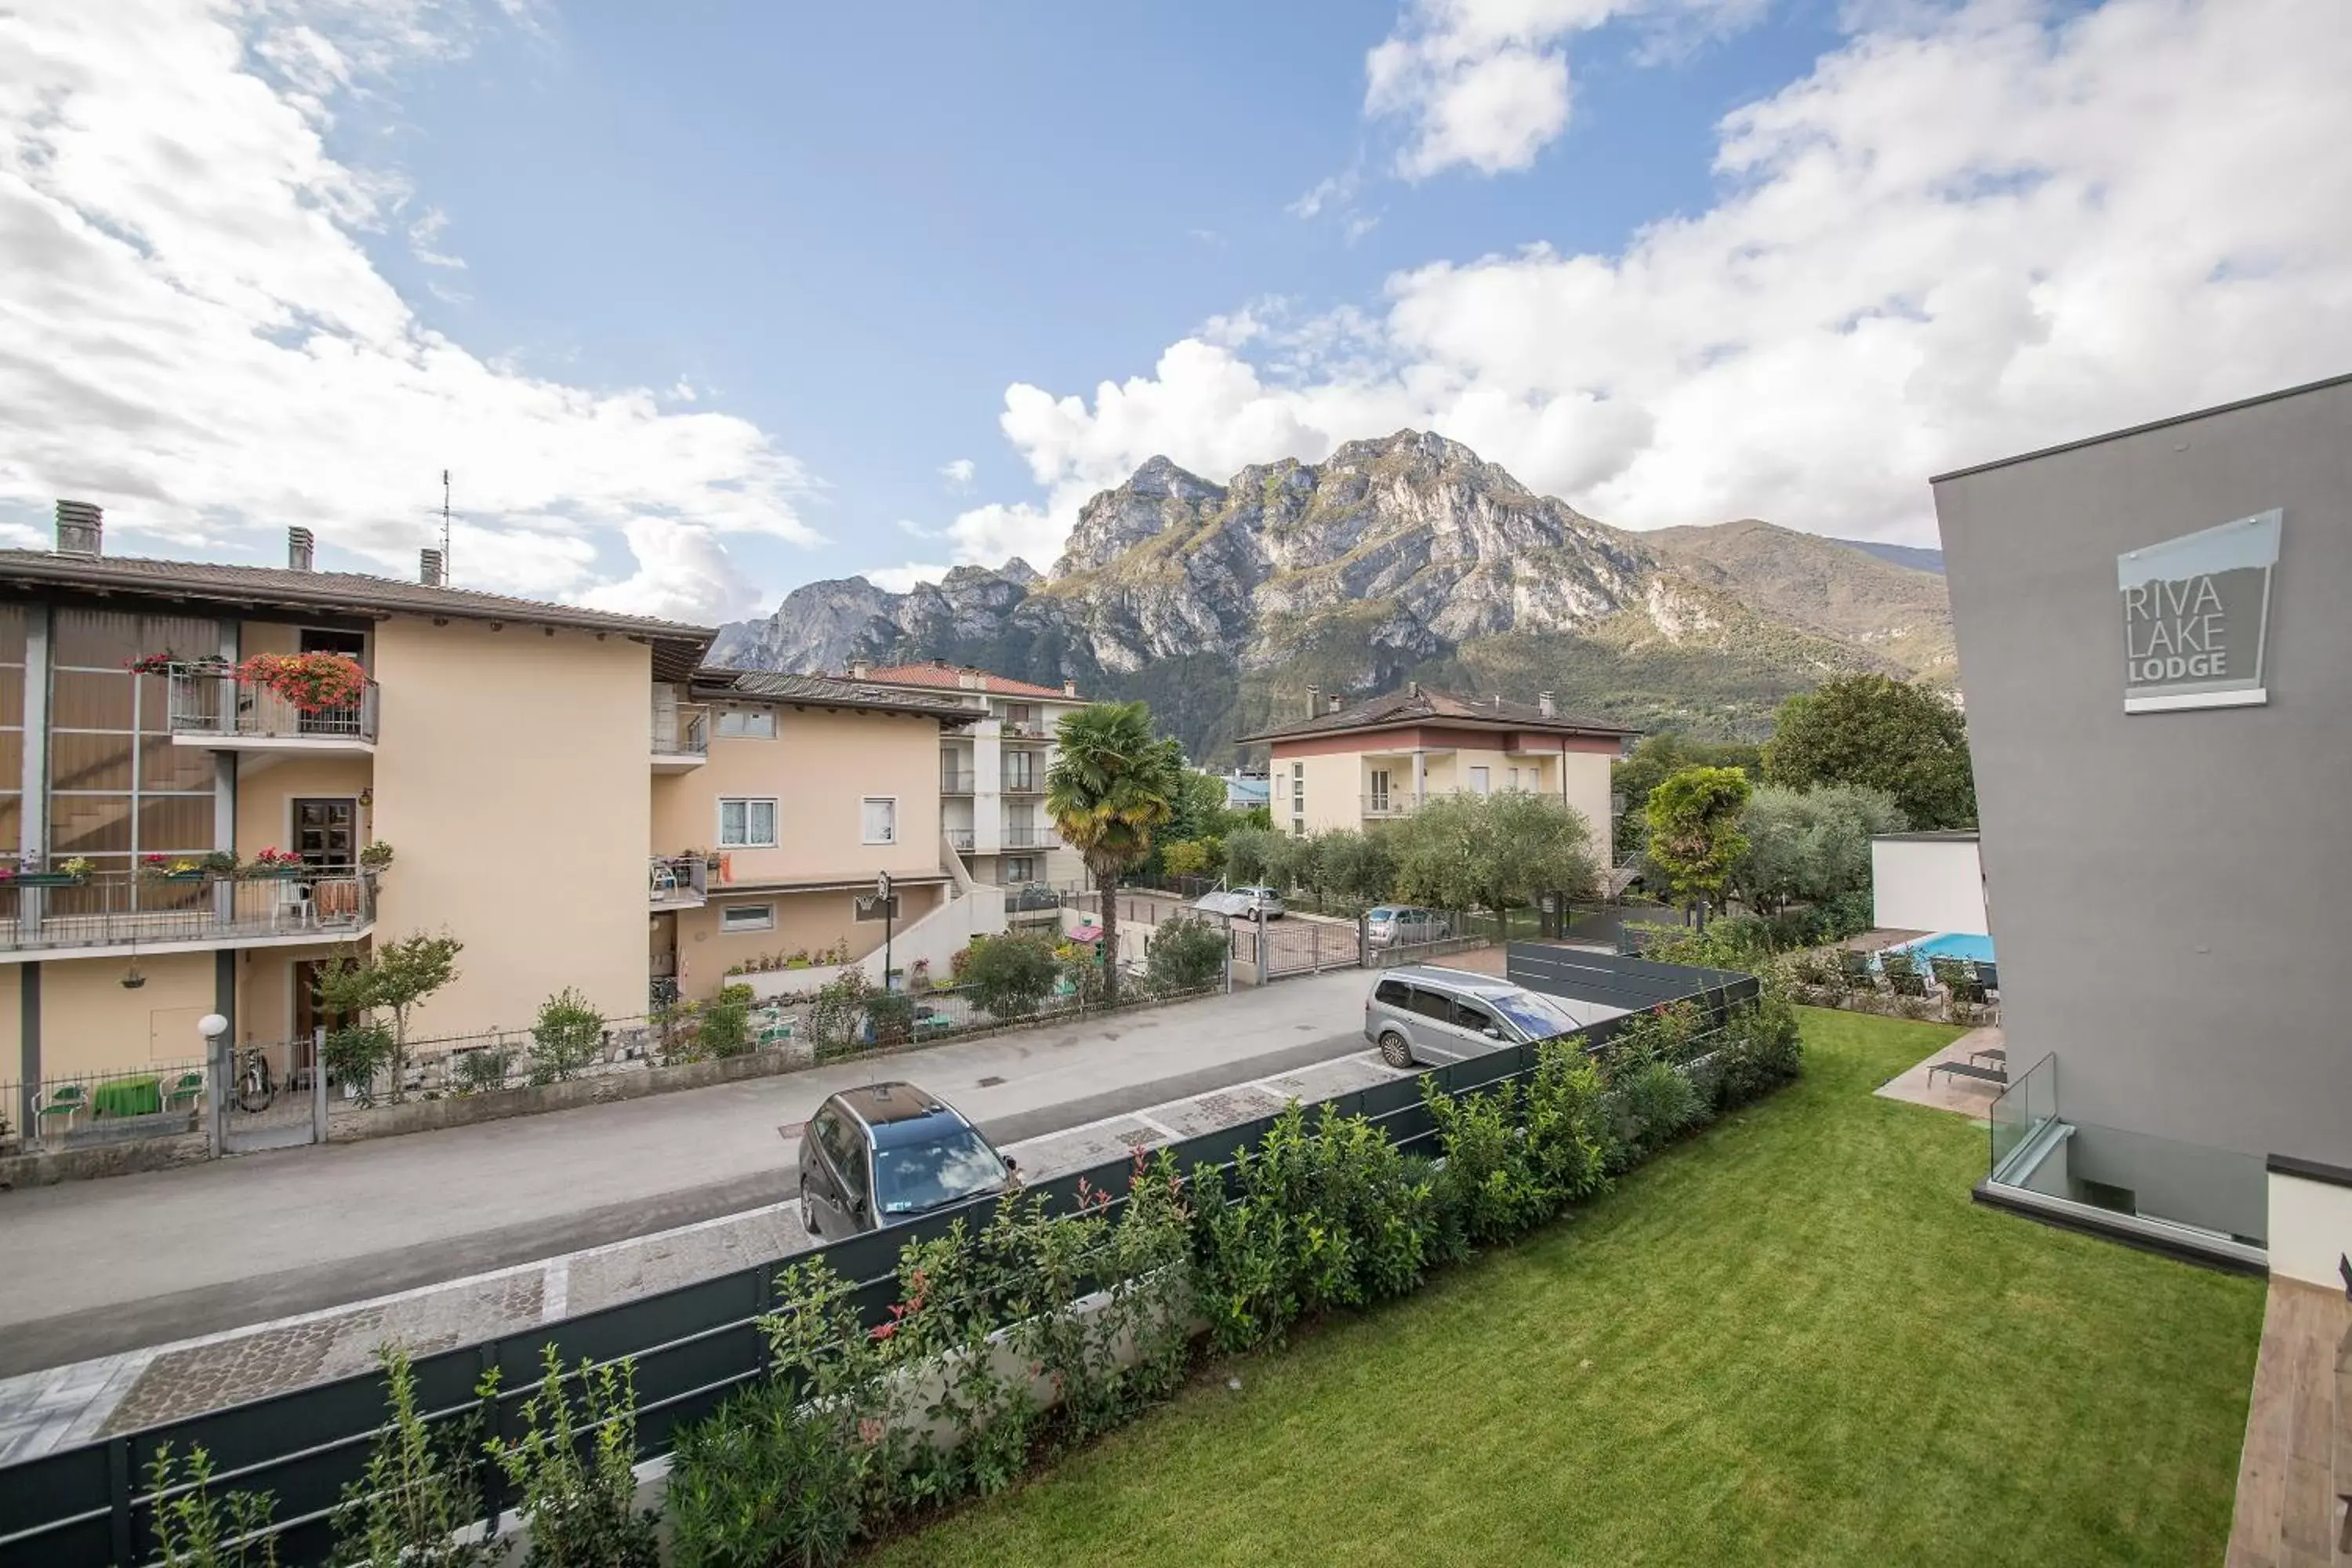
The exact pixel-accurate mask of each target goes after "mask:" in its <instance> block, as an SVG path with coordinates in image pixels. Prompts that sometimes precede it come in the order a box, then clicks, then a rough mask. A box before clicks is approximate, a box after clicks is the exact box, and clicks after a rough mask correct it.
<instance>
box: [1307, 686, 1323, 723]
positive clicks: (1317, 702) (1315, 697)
mask: <svg viewBox="0 0 2352 1568" xmlns="http://www.w3.org/2000/svg"><path fill="white" fill-rule="evenodd" d="M1322 711H1323V689H1322V688H1321V687H1319V686H1310V687H1308V688H1307V717H1308V718H1309V719H1312V718H1314V717H1315V716H1316V715H1317V714H1318V713H1320V712H1322Z"/></svg>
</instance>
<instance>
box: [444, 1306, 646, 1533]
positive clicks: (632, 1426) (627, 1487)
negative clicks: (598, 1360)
mask: <svg viewBox="0 0 2352 1568" xmlns="http://www.w3.org/2000/svg"><path fill="white" fill-rule="evenodd" d="M544 1355H545V1357H546V1361H545V1368H546V1370H545V1372H544V1373H542V1375H541V1378H540V1384H539V1387H538V1389H537V1390H536V1391H535V1392H534V1393H533V1394H531V1395H530V1397H529V1398H528V1399H525V1400H524V1401H523V1404H522V1420H523V1434H522V1436H521V1437H520V1439H519V1440H517V1441H515V1442H512V1443H509V1442H506V1441H504V1440H503V1439H501V1438H497V1437H493V1438H491V1439H489V1441H488V1443H487V1444H486V1445H485V1447H486V1448H487V1449H488V1453H489V1456H490V1458H492V1459H493V1460H495V1461H496V1462H497V1464H498V1466H499V1468H500V1469H502V1470H504V1471H505V1472H506V1476H507V1479H508V1480H509V1482H510V1483H512V1485H513V1486H514V1488H515V1489H516V1491H517V1492H519V1493H520V1494H521V1500H520V1504H519V1511H520V1514H521V1516H522V1522H523V1524H524V1526H525V1527H526V1528H527V1529H529V1530H530V1557H529V1558H528V1559H527V1560H526V1568H657V1565H658V1564H659V1563H660V1561H661V1552H660V1548H659V1546H658V1544H657V1543H656V1537H655V1533H654V1526H655V1522H656V1520H657V1519H658V1517H659V1516H658V1515H657V1514H656V1513H655V1512H654V1511H653V1510H651V1509H647V1510H643V1511H642V1512H641V1511H639V1510H637V1508H636V1490H637V1478H636V1474H635V1469H634V1468H633V1467H634V1466H635V1462H636V1457H637V1398H636V1385H635V1377H634V1375H633V1368H634V1363H631V1362H628V1361H619V1362H609V1363H605V1364H604V1365H603V1366H594V1365H592V1364H590V1363H587V1362H583V1363H581V1364H580V1367H579V1369H578V1370H577V1371H576V1372H573V1373H565V1371H564V1370H563V1361H562V1356H561V1355H560V1354H558V1353H557V1351H556V1348H555V1346H554V1345H552V1344H550V1345H547V1346H546V1347H544ZM573 1380H576V1381H577V1383H578V1384H579V1405H578V1407H577V1408H576V1409H575V1408H574V1406H573V1404H572V1396H571V1395H570V1394H568V1393H567V1392H566V1390H565V1387H564V1384H566V1383H567V1382H568V1381H573ZM496 1392H497V1379H496V1375H495V1374H493V1375H492V1376H491V1377H490V1378H489V1379H488V1380H486V1381H485V1382H484V1384H483V1385H482V1396H483V1397H484V1398H485V1399H488V1398H490V1397H492V1396H493V1395H494V1394H496Z"/></svg>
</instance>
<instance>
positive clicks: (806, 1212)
mask: <svg viewBox="0 0 2352 1568" xmlns="http://www.w3.org/2000/svg"><path fill="white" fill-rule="evenodd" d="M801 1223H802V1224H803V1225H804V1226H808V1233H809V1234H810V1235H811V1236H814V1235H816V1234H817V1228H816V1205H814V1204H813V1203H811V1202H809V1195H808V1178H807V1177H806V1176H803V1177H802V1178H801Z"/></svg>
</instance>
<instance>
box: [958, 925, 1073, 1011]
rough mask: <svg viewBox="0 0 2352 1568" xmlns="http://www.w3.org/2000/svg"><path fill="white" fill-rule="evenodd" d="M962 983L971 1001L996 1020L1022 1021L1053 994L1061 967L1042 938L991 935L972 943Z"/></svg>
mask: <svg viewBox="0 0 2352 1568" xmlns="http://www.w3.org/2000/svg"><path fill="white" fill-rule="evenodd" d="M1059 976H1060V966H1059V964H1058V963H1056V962H1055V957H1054V949H1053V946H1052V945H1051V944H1050V943H1048V942H1045V940H1044V939H1043V938H1041V937H1034V936H1026V935H1007V936H992V937H990V938H988V939H987V940H986V941H984V942H973V943H972V944H971V962H970V963H969V964H967V965H966V967H965V972H964V980H965V982H966V983H967V984H969V985H970V986H971V999H972V1000H973V1001H974V1002H976V1003H978V1004H979V1005H981V1006H982V1007H984V1008H986V1009H987V1010H988V1011H989V1013H991V1014H992V1015H993V1016H996V1017H999V1018H1022V1017H1026V1016H1029V1015H1030V1014H1032V1013H1034V1012H1035V1011H1036V1010H1037V1006H1038V1004H1040V1003H1042V1002H1044V1001H1045V998H1046V997H1047V996H1048V995H1050V994H1052V993H1053V989H1054V982H1055V980H1056V979H1057V978H1059Z"/></svg>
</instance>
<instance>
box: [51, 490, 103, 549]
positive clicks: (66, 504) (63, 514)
mask: <svg viewBox="0 0 2352 1568" xmlns="http://www.w3.org/2000/svg"><path fill="white" fill-rule="evenodd" d="M105 518H106V513H105V512H103V511H102V510H100V509H99V508H98V507H97V506H96V505H95V504H94V503H92V502H89V501H86V500H61V501H59V502H58V554H60V555H98V554H100V553H103V552H101V551H100V548H99V545H100V539H99V535H100V529H101V527H102V525H103V523H104V521H105Z"/></svg>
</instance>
